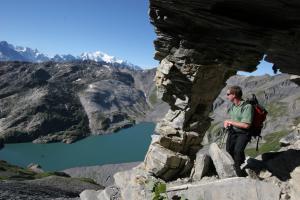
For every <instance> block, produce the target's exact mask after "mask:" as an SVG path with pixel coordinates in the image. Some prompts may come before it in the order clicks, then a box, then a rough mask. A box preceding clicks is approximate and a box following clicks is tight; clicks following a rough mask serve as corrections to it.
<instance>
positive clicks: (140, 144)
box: [0, 123, 155, 171]
mask: <svg viewBox="0 0 300 200" xmlns="http://www.w3.org/2000/svg"><path fill="white" fill-rule="evenodd" d="M154 127H155V124H154V123H140V124H137V125H135V126H133V127H131V128H127V129H123V130H120V131H118V132H117V133H113V134H108V135H101V136H90V137H87V138H85V139H83V140H80V141H78V142H75V143H73V144H64V143H50V144H33V143H18V144H6V145H5V148H4V149H2V150H0V160H5V161H8V162H9V163H11V164H15V165H18V166H23V167H26V166H27V165H28V164H30V163H37V164H40V165H41V166H42V168H43V169H44V170H46V171H54V170H56V171H58V170H63V169H67V168H72V167H78V166H92V165H103V164H114V163H124V162H133V161H142V160H143V159H144V157H145V154H146V152H147V150H148V147H149V144H150V142H151V135H152V134H153V131H154Z"/></svg>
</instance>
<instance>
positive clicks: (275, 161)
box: [245, 149, 300, 181]
mask: <svg viewBox="0 0 300 200" xmlns="http://www.w3.org/2000/svg"><path fill="white" fill-rule="evenodd" d="M298 166H300V150H294V149H289V150H287V151H282V152H270V153H265V154H262V156H261V160H257V159H254V158H250V159H248V160H247V165H246V167H245V168H249V169H252V170H254V171H255V172H256V174H258V173H259V172H260V171H262V170H268V171H269V172H271V173H272V175H273V176H276V177H277V178H278V179H280V180H281V181H287V180H288V179H290V178H291V176H290V173H291V172H292V171H293V170H294V169H295V168H296V167H298Z"/></svg>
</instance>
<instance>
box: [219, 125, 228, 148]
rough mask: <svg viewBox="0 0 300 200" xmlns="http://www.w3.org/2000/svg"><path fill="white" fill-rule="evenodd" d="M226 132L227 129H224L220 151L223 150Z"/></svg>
mask: <svg viewBox="0 0 300 200" xmlns="http://www.w3.org/2000/svg"><path fill="white" fill-rule="evenodd" d="M226 132H227V131H226V128H222V135H221V144H220V149H223V146H224V139H225V135H226Z"/></svg>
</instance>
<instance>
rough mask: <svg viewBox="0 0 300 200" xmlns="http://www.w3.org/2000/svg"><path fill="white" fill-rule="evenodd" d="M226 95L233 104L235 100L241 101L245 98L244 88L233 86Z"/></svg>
mask: <svg viewBox="0 0 300 200" xmlns="http://www.w3.org/2000/svg"><path fill="white" fill-rule="evenodd" d="M226 95H227V99H228V100H229V101H231V102H232V101H234V99H238V100H240V99H242V96H243V92H242V88H241V87H239V86H236V85H234V86H231V87H229V88H228V90H227V93H226Z"/></svg>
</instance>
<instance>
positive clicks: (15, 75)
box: [0, 61, 164, 143]
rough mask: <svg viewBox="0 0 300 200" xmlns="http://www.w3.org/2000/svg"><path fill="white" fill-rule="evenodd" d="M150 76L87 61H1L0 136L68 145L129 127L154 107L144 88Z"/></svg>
mask: <svg viewBox="0 0 300 200" xmlns="http://www.w3.org/2000/svg"><path fill="white" fill-rule="evenodd" d="M144 73H145V74H147V75H150V76H147V75H146V76H144V75H142V74H144ZM153 76H154V74H153V73H150V74H149V72H148V71H142V70H139V71H136V70H131V69H128V68H119V67H116V66H114V65H112V64H108V63H96V62H91V61H84V62H80V61H78V62H71V63H54V62H46V63H39V64H38V63H22V62H0V134H1V136H2V137H3V138H4V141H5V142H6V143H8V142H24V141H33V140H35V142H40V143H44V142H55V141H63V142H66V143H70V142H73V141H75V140H77V139H80V138H82V137H85V136H88V135H90V134H105V133H111V132H114V131H117V130H118V129H120V128H122V127H128V126H131V125H133V124H134V123H135V121H142V120H144V119H145V118H146V117H147V114H148V112H150V111H152V110H153V109H154V108H155V104H150V103H149V100H148V96H149V94H148V93H149V91H144V90H143V89H144V88H149V87H150V88H151V87H153V86H154V83H153V82H152V80H153ZM140 77H143V80H141V78H140ZM150 80H151V81H150ZM137 83H138V84H137ZM144 83H145V85H144V86H143V84H144ZM163 114H164V113H160V115H163Z"/></svg>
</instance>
